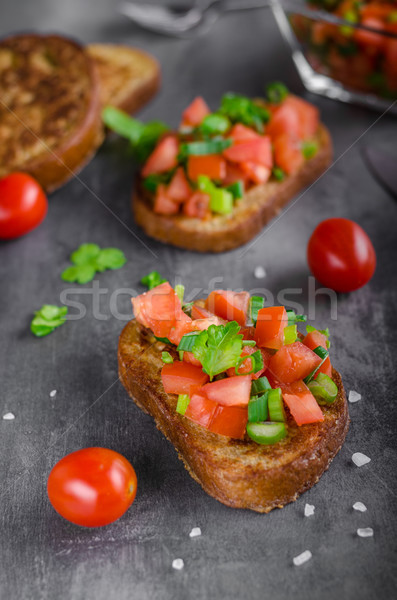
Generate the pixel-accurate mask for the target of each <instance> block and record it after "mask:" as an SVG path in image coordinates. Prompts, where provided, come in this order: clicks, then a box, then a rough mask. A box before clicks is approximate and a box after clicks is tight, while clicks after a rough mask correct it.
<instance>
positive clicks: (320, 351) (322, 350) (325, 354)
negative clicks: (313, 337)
mask: <svg viewBox="0 0 397 600" xmlns="http://www.w3.org/2000/svg"><path fill="white" fill-rule="evenodd" d="M313 352H315V353H316V354H317V356H319V357H320V358H321V362H320V364H319V365H318V367H316V368H315V369H314V371H312V372H311V373H309V375H308V376H307V377H305V378H304V380H303V381H304V382H305V383H306V384H308V383H310V382H311V380H312V379H313V378H314V377H315V375H316V373H317V371H318V370H319V368H320V367H321V365H322V364H323V363H324V362H325V360H326V359H327V358H328V356H329V352H328V350H325V348H323V347H322V346H317V348H314V350H313Z"/></svg>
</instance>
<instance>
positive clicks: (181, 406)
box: [176, 394, 190, 415]
mask: <svg viewBox="0 0 397 600" xmlns="http://www.w3.org/2000/svg"><path fill="white" fill-rule="evenodd" d="M189 402H190V398H189V396H188V395H187V394H179V396H178V402H177V405H176V412H177V413H179V414H180V415H184V414H185V412H186V409H187V407H188V405H189Z"/></svg>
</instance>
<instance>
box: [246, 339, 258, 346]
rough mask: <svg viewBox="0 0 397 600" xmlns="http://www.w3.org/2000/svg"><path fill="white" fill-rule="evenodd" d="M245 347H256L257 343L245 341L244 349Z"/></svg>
mask: <svg viewBox="0 0 397 600" xmlns="http://www.w3.org/2000/svg"><path fill="white" fill-rule="evenodd" d="M244 346H252V347H253V346H256V341H255V340H243V347H244Z"/></svg>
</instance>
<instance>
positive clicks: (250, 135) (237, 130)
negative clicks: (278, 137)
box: [229, 123, 261, 144]
mask: <svg viewBox="0 0 397 600" xmlns="http://www.w3.org/2000/svg"><path fill="white" fill-rule="evenodd" d="M229 137H230V138H232V139H233V140H234V143H235V144H239V143H241V142H246V141H249V140H257V139H258V138H260V137H261V136H260V135H259V133H256V131H254V130H253V129H251V128H250V127H247V126H246V125H243V124H242V123H236V125H233V127H232V130H231V132H230V134H229Z"/></svg>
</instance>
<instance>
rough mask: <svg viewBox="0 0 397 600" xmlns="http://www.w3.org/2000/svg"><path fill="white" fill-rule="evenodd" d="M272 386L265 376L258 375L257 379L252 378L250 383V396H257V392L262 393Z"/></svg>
mask: <svg viewBox="0 0 397 600" xmlns="http://www.w3.org/2000/svg"><path fill="white" fill-rule="evenodd" d="M271 389H272V386H271V385H270V383H269V380H268V378H267V377H259V379H254V380H253V381H252V384H251V396H257V395H258V394H263V392H266V391H267V390H271Z"/></svg>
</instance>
